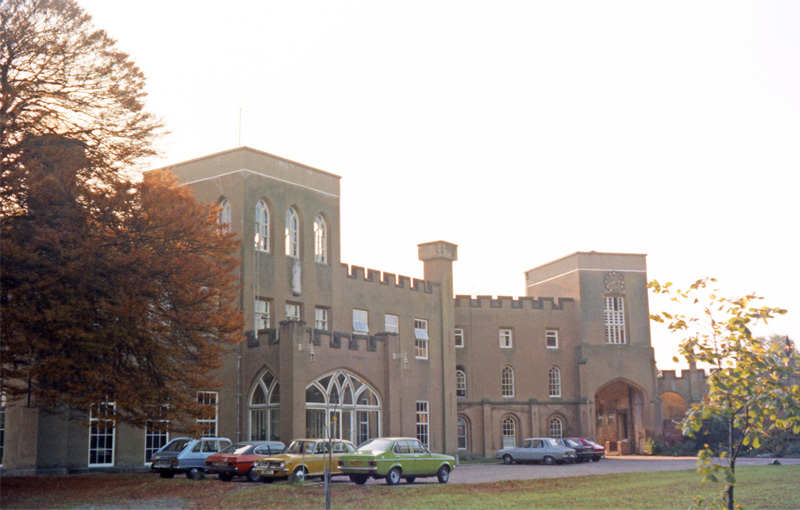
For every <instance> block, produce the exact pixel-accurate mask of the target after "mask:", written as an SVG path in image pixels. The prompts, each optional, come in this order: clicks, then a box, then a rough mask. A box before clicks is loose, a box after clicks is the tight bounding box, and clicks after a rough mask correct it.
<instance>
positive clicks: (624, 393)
mask: <svg viewBox="0 0 800 510" xmlns="http://www.w3.org/2000/svg"><path fill="white" fill-rule="evenodd" d="M594 401H595V409H596V413H597V440H598V441H599V442H600V444H602V445H605V446H606V452H607V453H609V454H612V455H613V454H615V453H616V454H623V455H624V454H628V453H643V452H644V441H645V429H644V423H645V419H644V403H645V402H646V400H645V394H644V391H643V390H642V389H641V388H639V387H638V386H636V385H634V384H633V383H631V382H630V381H626V380H624V379H617V380H615V381H611V382H610V383H607V384H605V385H604V386H602V387H601V388H600V389H599V390H597V393H596V394H595V396H594Z"/></svg>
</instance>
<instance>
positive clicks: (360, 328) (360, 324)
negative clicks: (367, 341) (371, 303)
mask: <svg viewBox="0 0 800 510" xmlns="http://www.w3.org/2000/svg"><path fill="white" fill-rule="evenodd" d="M353 332H355V333H369V312H367V311H366V310H357V309H355V308H354V309H353Z"/></svg>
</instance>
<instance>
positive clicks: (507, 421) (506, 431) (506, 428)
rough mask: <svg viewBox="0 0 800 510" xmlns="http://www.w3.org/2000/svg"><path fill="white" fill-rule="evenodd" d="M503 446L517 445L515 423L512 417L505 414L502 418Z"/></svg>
mask: <svg viewBox="0 0 800 510" xmlns="http://www.w3.org/2000/svg"><path fill="white" fill-rule="evenodd" d="M502 428H503V448H508V447H509V446H516V445H517V424H516V422H515V421H514V418H512V417H510V416H506V417H505V418H503V427H502Z"/></svg>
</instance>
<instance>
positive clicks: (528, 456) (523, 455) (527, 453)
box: [513, 439, 533, 462]
mask: <svg viewBox="0 0 800 510" xmlns="http://www.w3.org/2000/svg"><path fill="white" fill-rule="evenodd" d="M532 444H533V441H532V440H530V439H526V440H525V441H523V442H522V444H521V445H520V446H518V447H517V448H515V449H514V454H513V455H514V458H515V459H516V460H520V461H525V462H530V461H532V460H533V450H532V446H531V445H532Z"/></svg>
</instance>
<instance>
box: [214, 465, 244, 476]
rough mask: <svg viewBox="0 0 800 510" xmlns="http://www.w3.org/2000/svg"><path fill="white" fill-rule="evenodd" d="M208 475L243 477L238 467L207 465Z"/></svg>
mask: <svg viewBox="0 0 800 510" xmlns="http://www.w3.org/2000/svg"><path fill="white" fill-rule="evenodd" d="M206 473H211V474H215V475H231V476H241V473H240V472H239V470H238V469H236V466H213V465H212V466H209V465H206Z"/></svg>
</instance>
